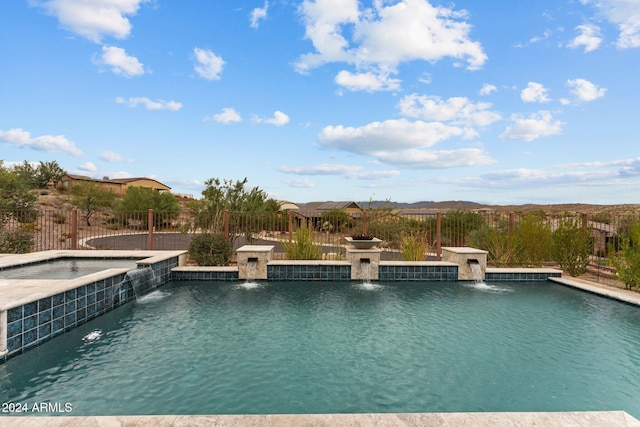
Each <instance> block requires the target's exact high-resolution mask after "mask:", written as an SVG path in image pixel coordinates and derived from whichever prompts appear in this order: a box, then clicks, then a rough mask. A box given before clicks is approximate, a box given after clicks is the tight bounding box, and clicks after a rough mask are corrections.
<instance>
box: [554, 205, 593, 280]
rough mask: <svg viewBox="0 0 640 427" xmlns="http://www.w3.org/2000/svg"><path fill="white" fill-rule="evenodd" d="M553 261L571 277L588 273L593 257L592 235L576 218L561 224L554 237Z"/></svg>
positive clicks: (567, 219)
mask: <svg viewBox="0 0 640 427" xmlns="http://www.w3.org/2000/svg"><path fill="white" fill-rule="evenodd" d="M551 240H552V253H553V260H554V261H555V262H557V263H558V265H559V266H560V267H561V268H562V269H563V270H565V271H566V272H567V273H569V274H570V275H571V276H579V275H581V274H584V273H585V272H586V271H587V265H589V256H590V255H591V235H590V233H589V231H588V230H587V229H585V228H584V227H582V225H581V224H580V222H579V221H578V220H577V219H575V218H570V217H568V218H565V219H562V220H561V221H560V222H559V225H558V228H557V229H556V231H554V232H553V235H552V239H551Z"/></svg>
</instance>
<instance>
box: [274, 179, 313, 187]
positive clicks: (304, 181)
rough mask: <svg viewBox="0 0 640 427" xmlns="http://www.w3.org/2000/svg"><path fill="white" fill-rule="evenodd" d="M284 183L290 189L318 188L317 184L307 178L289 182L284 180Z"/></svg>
mask: <svg viewBox="0 0 640 427" xmlns="http://www.w3.org/2000/svg"><path fill="white" fill-rule="evenodd" d="M282 182H284V183H285V184H287V185H288V186H289V187H294V188H314V187H315V186H316V184H315V183H314V182H313V181H311V180H309V179H307V178H302V179H289V180H284V181H282Z"/></svg>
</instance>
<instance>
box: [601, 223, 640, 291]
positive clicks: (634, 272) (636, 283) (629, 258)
mask: <svg viewBox="0 0 640 427" xmlns="http://www.w3.org/2000/svg"><path fill="white" fill-rule="evenodd" d="M610 253H613V254H614V255H612V256H611V257H610V258H609V262H610V263H611V265H612V266H613V267H614V268H615V269H616V273H615V274H616V278H617V279H619V280H621V281H622V282H623V283H624V285H625V287H626V288H627V289H635V290H638V289H640V224H638V223H634V224H633V225H632V226H631V228H630V230H629V235H628V236H627V237H626V238H622V241H621V243H620V251H619V252H618V253H617V254H616V253H614V250H613V248H611V249H610Z"/></svg>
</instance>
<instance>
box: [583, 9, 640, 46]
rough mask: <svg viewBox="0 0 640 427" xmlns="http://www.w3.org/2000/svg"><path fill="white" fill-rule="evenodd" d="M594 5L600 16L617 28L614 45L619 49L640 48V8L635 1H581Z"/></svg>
mask: <svg viewBox="0 0 640 427" xmlns="http://www.w3.org/2000/svg"><path fill="white" fill-rule="evenodd" d="M581 1H582V3H592V4H594V5H595V6H596V7H597V8H598V9H599V10H600V12H601V13H602V15H603V16H604V17H605V18H606V19H607V20H608V21H609V22H611V23H612V24H614V25H617V26H618V30H619V31H620V35H619V36H618V41H617V42H616V45H617V46H618V47H619V48H621V49H627V48H634V47H640V8H639V7H638V1H637V0H581Z"/></svg>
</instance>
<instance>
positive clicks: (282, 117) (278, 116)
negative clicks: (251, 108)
mask: <svg viewBox="0 0 640 427" xmlns="http://www.w3.org/2000/svg"><path fill="white" fill-rule="evenodd" d="M253 121H254V123H266V124H268V125H274V126H284V125H286V124H287V123H289V116H287V115H286V114H285V113H283V112H282V111H276V112H275V113H273V118H270V119H263V118H260V117H255V118H254V120H253Z"/></svg>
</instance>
